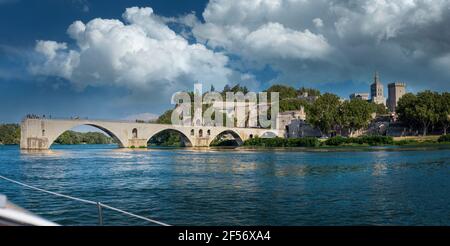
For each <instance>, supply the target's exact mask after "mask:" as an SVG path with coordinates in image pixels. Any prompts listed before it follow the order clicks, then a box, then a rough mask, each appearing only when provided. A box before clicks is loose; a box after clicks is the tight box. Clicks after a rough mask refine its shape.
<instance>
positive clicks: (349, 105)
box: [306, 93, 386, 135]
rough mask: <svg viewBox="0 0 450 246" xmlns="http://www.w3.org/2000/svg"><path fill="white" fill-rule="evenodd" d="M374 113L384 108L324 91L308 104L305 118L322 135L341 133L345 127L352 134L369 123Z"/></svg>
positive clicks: (381, 111) (383, 110)
mask: <svg viewBox="0 0 450 246" xmlns="http://www.w3.org/2000/svg"><path fill="white" fill-rule="evenodd" d="M374 113H378V114H383V113H386V108H385V107H384V105H377V104H374V103H370V102H368V101H365V100H361V99H354V100H350V101H341V100H340V98H339V97H338V96H336V95H334V94H331V93H325V94H323V95H322V96H320V97H319V98H318V99H317V100H316V101H314V102H313V103H312V104H311V105H310V107H309V108H308V110H307V114H306V120H307V122H308V123H310V124H311V125H313V126H314V127H317V128H318V129H320V131H321V132H322V134H323V135H329V134H330V133H336V134H337V135H342V131H343V130H345V129H346V130H348V131H349V133H350V135H353V133H354V132H355V131H356V130H358V129H362V128H366V127H367V126H368V125H369V122H370V120H371V119H372V116H373V114H374Z"/></svg>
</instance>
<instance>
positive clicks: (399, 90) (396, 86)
mask: <svg viewBox="0 0 450 246" xmlns="http://www.w3.org/2000/svg"><path fill="white" fill-rule="evenodd" d="M405 94H406V84H405V83H401V82H395V83H390V84H388V95H389V97H388V108H389V111H391V112H395V108H396V107H397V103H398V100H400V98H401V97H402V96H403V95H405Z"/></svg>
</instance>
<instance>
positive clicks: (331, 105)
mask: <svg viewBox="0 0 450 246" xmlns="http://www.w3.org/2000/svg"><path fill="white" fill-rule="evenodd" d="M340 105H341V102H340V99H339V97H338V96H336V95H334V94H331V93H325V94H323V95H322V96H320V97H319V98H318V99H317V100H316V101H315V102H314V103H313V104H312V105H311V107H310V109H309V112H308V114H307V115H306V119H307V121H308V122H309V123H310V124H312V125H313V126H315V127H317V128H319V129H320V131H321V132H322V134H326V135H328V134H329V133H330V131H331V130H332V129H334V128H335V127H336V125H337V123H338V120H339V119H338V114H339V107H340Z"/></svg>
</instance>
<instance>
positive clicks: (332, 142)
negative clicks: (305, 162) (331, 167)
mask: <svg viewBox="0 0 450 246" xmlns="http://www.w3.org/2000/svg"><path fill="white" fill-rule="evenodd" d="M325 144H326V145H329V146H340V145H344V144H368V145H371V146H376V145H385V144H394V139H393V138H392V137H388V136H362V137H357V138H344V137H341V136H336V137H332V138H330V139H328V140H327V141H325Z"/></svg>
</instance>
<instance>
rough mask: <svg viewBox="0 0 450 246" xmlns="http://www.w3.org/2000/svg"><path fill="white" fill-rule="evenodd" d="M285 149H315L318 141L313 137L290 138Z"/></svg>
mask: <svg viewBox="0 0 450 246" xmlns="http://www.w3.org/2000/svg"><path fill="white" fill-rule="evenodd" d="M286 146H287V147H317V146H319V140H318V139H317V138H314V137H306V138H290V139H288V140H287V144H286Z"/></svg>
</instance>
